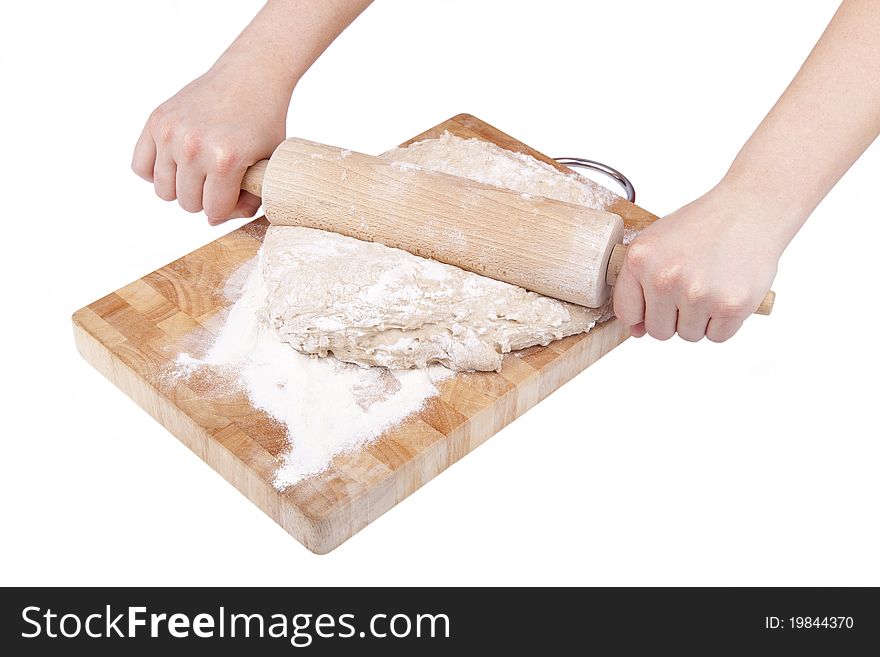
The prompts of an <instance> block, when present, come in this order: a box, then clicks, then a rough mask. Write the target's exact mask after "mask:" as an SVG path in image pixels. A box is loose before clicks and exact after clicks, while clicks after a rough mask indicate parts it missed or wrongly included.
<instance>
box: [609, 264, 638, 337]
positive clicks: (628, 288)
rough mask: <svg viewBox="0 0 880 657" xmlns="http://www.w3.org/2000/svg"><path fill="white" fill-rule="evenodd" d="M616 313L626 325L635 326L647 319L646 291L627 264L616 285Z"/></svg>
mask: <svg viewBox="0 0 880 657" xmlns="http://www.w3.org/2000/svg"><path fill="white" fill-rule="evenodd" d="M614 314H615V315H616V316H617V318H618V319H619V320H620V321H621V322H623V323H624V325H626V326H635V325H636V324H639V323H640V322H642V320H644V319H645V293H644V291H643V290H642V285H641V283H639V281H638V279H636V277H635V276H633V275H632V273H631V272H630V270H629V269H628V268H627V267H626V265H625V264H624V266H623V269H621V270H620V273H619V274H618V275H617V282H616V284H615V286H614Z"/></svg>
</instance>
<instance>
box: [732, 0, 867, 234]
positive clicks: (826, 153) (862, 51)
mask: <svg viewBox="0 0 880 657" xmlns="http://www.w3.org/2000/svg"><path fill="white" fill-rule="evenodd" d="M878 134H880V2H877V1H876V0H844V2H843V3H842V4H841V6H840V9H839V10H838V11H837V14H835V16H834V19H833V20H832V21H831V23H830V24H829V26H828V28H827V29H826V30H825V33H824V34H823V35H822V37H821V39H820V40H819V42H818V43H817V44H816V47H815V48H814V49H813V52H812V53H811V54H810V56H809V58H808V59H807V60H806V62H805V63H804V65H803V66H802V67H801V70H800V71H799V72H798V74H797V76H796V77H795V79H794V80H793V81H792V83H791V85H790V86H789V87H788V89H787V90H786V91H785V93H784V94H783V95H782V97H781V98H780V99H779V101H778V102H777V103H776V105H775V107H774V108H773V109H772V110H771V111H770V113H769V114H768V115H767V117H766V118H765V119H764V121H763V122H762V123H761V125H760V126H759V127H758V129H757V130H756V131H755V133H754V134H753V135H752V137H751V138H750V139H749V140H748V142H747V143H746V144H745V146H744V147H743V149H742V150H741V151H740V153H739V155H738V156H737V157H736V159H735V161H734V162H733V165H732V166H731V168H730V171H729V172H728V173H727V175H726V176H725V179H724V182H723V183H722V187H728V188H733V189H735V190H737V192H738V193H747V194H755V195H756V196H757V198H756V201H757V202H758V203H760V204H762V205H763V206H765V207H768V208H769V209H771V210H772V211H773V215H774V217H775V219H774V220H773V221H774V222H775V223H774V224H773V225H770V226H766V225H765V226H763V228H764V229H765V230H767V231H768V232H769V234H770V235H771V236H772V237H774V238H775V239H776V240H777V242H778V245H779V247H780V248H784V247H785V245H786V244H787V243H788V242H789V241H790V240H791V238H792V237H794V235H795V233H796V232H797V231H798V229H799V228H800V227H801V225H802V224H803V222H804V221H806V219H807V217H809V215H810V213H811V212H812V211H813V210H814V209H815V208H816V206H817V205H818V204H819V203H820V202H821V200H822V199H823V198H824V197H825V195H826V194H827V193H828V192H829V191H830V190H831V188H832V187H833V186H834V185H835V184H836V183H837V181H838V180H839V179H840V178H841V177H842V176H843V174H844V173H846V171H847V169H849V167H850V166H851V165H852V164H853V162H855V161H856V160H857V159H858V157H859V156H860V155H861V154H862V152H863V151H864V150H865V149H866V148H867V147H868V146H869V145H870V144H871V142H872V141H874V139H875V138H876V137H877V135H878Z"/></svg>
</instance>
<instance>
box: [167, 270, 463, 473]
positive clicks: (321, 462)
mask: <svg viewBox="0 0 880 657" xmlns="http://www.w3.org/2000/svg"><path fill="white" fill-rule="evenodd" d="M259 259H260V256H256V257H255V258H253V259H252V260H251V261H250V262H248V263H247V264H245V265H244V266H243V267H242V268H241V270H240V271H239V272H238V274H237V275H236V276H234V277H233V279H230V280H236V281H238V286H235V285H229V286H227V295H228V296H230V298H231V299H236V300H235V303H234V304H233V305H232V306H231V308H230V309H229V312H228V315H227V316H226V318H225V320H224V322H223V324H222V328H221V329H220V333H219V334H218V335H217V337H216V339H215V341H214V343H213V345H211V347H210V348H209V349H208V351H207V353H206V354H205V355H204V356H203V357H202V358H195V357H193V356H192V355H190V354H181V355H180V356H179V357H178V359H177V363H176V378H186V377H188V376H189V375H191V374H192V373H193V372H194V371H195V370H196V369H202V368H212V369H216V370H218V371H220V372H223V373H227V374H229V373H232V374H233V375H234V377H235V380H236V384H235V385H236V386H237V387H239V388H240V389H241V390H242V391H243V392H244V393H246V394H247V396H248V398H249V399H250V402H251V404H252V405H253V406H254V408H257V409H260V410H262V411H264V412H265V413H266V414H267V415H269V416H270V417H271V418H273V419H275V420H276V421H278V422H279V423H281V424H282V425H283V426H285V427H287V434H288V441H289V447H288V449H287V451H286V453H285V455H284V459H283V462H282V463H281V465H280V467H279V468H278V470H277V471H276V473H275V479H274V482H273V483H274V484H275V486H276V487H277V488H278V489H279V490H284V489H285V488H287V487H289V486H291V485H293V484H295V483H296V482H298V481H300V480H301V479H303V478H305V477H307V476H309V475H314V474H318V473H320V472H322V471H323V470H325V469H326V468H327V467H328V466H329V465H330V463H331V461H332V460H333V458H334V457H335V456H337V455H339V454H341V453H344V452H349V451H352V450H354V449H356V448H358V447H360V446H362V445H363V444H365V443H366V442H368V441H369V440H371V439H374V438H376V437H377V436H379V435H380V434H381V433H382V432H383V431H384V430H385V429H387V428H388V427H390V426H392V425H394V424H396V423H398V422H400V421H401V420H402V419H403V418H405V417H406V416H407V415H409V414H410V413H413V412H414V411H417V410H419V408H421V407H422V406H423V405H424V403H425V401H426V400H427V399H428V398H430V397H432V396H434V395H436V394H437V392H438V390H437V387H436V386H435V383H437V382H439V381H441V380H442V379H444V378H447V377H448V376H450V375H451V374H452V373H451V372H450V371H449V370H447V369H445V368H443V367H440V366H434V367H431V368H428V369H424V370H406V371H399V372H395V371H391V370H387V369H384V368H376V367H374V368H366V369H365V368H362V367H358V366H357V365H351V364H348V363H342V362H340V361H338V360H336V359H335V358H332V357H328V358H318V357H314V356H307V355H304V354H301V353H299V352H297V351H295V350H294V349H293V348H292V347H291V346H290V345H289V344H286V343H284V342H281V341H280V340H279V339H278V336H277V334H276V332H275V331H274V330H273V329H271V328H270V327H268V326H267V324H266V322H265V319H264V315H265V304H266V287H265V285H264V283H263V277H262V275H261V267H260V266H259ZM235 287H238V289H237V290H236V289H235ZM230 288H233V289H230Z"/></svg>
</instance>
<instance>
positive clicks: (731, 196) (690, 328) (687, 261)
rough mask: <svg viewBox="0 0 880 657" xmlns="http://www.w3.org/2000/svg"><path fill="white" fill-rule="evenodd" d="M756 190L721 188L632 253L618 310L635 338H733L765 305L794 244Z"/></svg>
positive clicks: (621, 279) (661, 223)
mask: <svg viewBox="0 0 880 657" xmlns="http://www.w3.org/2000/svg"><path fill="white" fill-rule="evenodd" d="M769 212H770V211H769V210H768V209H766V208H765V207H763V205H762V204H761V203H760V202H758V201H757V200H756V199H754V198H751V197H750V195H749V193H748V191H743V190H738V189H735V188H729V187H725V186H719V187H716V188H715V189H713V190H712V191H710V192H709V193H708V194H706V195H705V196H702V197H700V198H699V199H697V200H696V201H694V202H693V203H690V204H689V205H686V206H685V207H683V208H681V209H680V210H677V211H675V212H673V213H672V214H670V215H668V216H666V217H664V218H662V219H660V220H658V221H657V222H656V223H654V224H652V225H651V226H649V227H648V228H646V229H645V230H644V231H643V232H642V233H641V234H640V235H639V236H638V237H637V238H636V239H635V240H633V242H632V244H630V247H629V251H628V252H627V255H626V259H625V261H624V264H623V268H622V269H621V271H620V274H619V276H618V278H617V284H616V286H615V288H614V312H615V314H616V315H617V317H618V318H619V319H620V320H621V321H623V322H624V323H625V324H627V325H628V326H630V331H631V333H632V335H633V336H635V337H642V336H643V335H645V334H646V333H647V334H648V335H650V336H651V337H654V338H657V339H658V340H668V339H669V338H671V337H672V336H673V335H674V334H675V333H678V334H679V336H681V337H682V338H683V339H685V340H688V341H689V342H697V341H698V340H701V339H702V338H703V337H704V336H705V337H707V338H709V339H710V340H712V341H713V342H723V341H725V340H727V339H729V338H730V337H732V336H733V335H734V334H735V333H736V332H737V331H738V330H739V328H740V326H742V323H743V322H744V321H745V319H746V318H747V317H749V315H751V314H752V313H753V312H754V311H755V310H756V309H757V307H758V305H759V304H760V303H761V300H762V299H763V297H764V295H765V294H766V293H767V291H768V290H769V289H770V286H771V284H772V283H773V279H774V277H775V276H776V267H777V263H778V261H779V257H780V255H781V254H782V250H783V249H784V248H785V245H786V243H787V239H785V238H784V237H782V236H776V235H774V234H773V228H772V227H773V225H774V222H773V221H772V217H770V216H769Z"/></svg>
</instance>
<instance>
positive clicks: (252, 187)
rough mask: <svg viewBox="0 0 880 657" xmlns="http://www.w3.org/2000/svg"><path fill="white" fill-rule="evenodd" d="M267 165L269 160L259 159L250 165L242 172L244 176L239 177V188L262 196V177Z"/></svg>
mask: <svg viewBox="0 0 880 657" xmlns="http://www.w3.org/2000/svg"><path fill="white" fill-rule="evenodd" d="M267 166H269V160H260V161H259V162H257V163H256V164H255V165H253V166H252V167H248V170H247V171H245V172H244V178H242V179H241V188H242V189H243V190H244V191H246V192H250V193H251V194H253V195H254V196H259V197H260V198H263V177H264V176H265V175H266V167H267Z"/></svg>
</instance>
